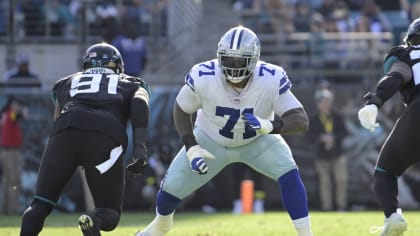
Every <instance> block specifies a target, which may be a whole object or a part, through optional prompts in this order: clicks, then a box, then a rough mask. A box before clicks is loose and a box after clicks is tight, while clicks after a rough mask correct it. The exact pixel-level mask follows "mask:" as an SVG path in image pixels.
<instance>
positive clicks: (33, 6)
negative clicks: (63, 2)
mask: <svg viewBox="0 0 420 236" xmlns="http://www.w3.org/2000/svg"><path fill="white" fill-rule="evenodd" d="M43 6H44V1H42V0H23V1H22V3H21V7H22V12H23V15H24V23H23V24H24V30H25V35H27V36H39V35H43V34H45V32H44V29H43V27H42V26H43V24H42V21H43V19H44V16H43V13H42V7H43Z"/></svg>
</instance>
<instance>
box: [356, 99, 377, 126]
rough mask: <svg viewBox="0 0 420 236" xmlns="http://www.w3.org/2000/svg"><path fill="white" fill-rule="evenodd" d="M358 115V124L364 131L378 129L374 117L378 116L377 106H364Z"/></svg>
mask: <svg viewBox="0 0 420 236" xmlns="http://www.w3.org/2000/svg"><path fill="white" fill-rule="evenodd" d="M358 115H359V121H360V124H361V125H362V126H363V127H364V128H365V129H367V130H369V131H371V132H372V131H374V130H375V128H377V127H379V124H378V123H377V122H376V117H377V116H378V106H376V105H375V104H369V105H365V106H364V107H362V108H361V109H360V110H359V112H358Z"/></svg>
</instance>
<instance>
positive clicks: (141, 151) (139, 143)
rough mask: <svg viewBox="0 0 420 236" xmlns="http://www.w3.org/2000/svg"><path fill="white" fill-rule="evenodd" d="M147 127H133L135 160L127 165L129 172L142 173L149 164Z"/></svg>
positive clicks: (133, 173)
mask: <svg viewBox="0 0 420 236" xmlns="http://www.w3.org/2000/svg"><path fill="white" fill-rule="evenodd" d="M146 143H147V129H146V128H134V129H133V160H132V162H131V163H130V164H128V165H127V171H128V173H130V174H132V175H141V174H143V172H144V170H145V169H146V166H147V145H146Z"/></svg>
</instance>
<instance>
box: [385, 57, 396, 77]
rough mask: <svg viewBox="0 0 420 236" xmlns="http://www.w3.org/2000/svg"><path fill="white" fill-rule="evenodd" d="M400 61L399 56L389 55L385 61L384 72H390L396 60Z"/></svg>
mask: <svg viewBox="0 0 420 236" xmlns="http://www.w3.org/2000/svg"><path fill="white" fill-rule="evenodd" d="M396 61H398V57H396V56H390V57H387V58H386V59H385V61H384V73H385V74H386V73H388V72H389V70H390V69H391V66H392V64H394V62H396Z"/></svg>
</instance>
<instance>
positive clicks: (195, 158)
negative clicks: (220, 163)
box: [187, 145, 215, 175]
mask: <svg viewBox="0 0 420 236" xmlns="http://www.w3.org/2000/svg"><path fill="white" fill-rule="evenodd" d="M187 158H188V160H189V161H190V167H191V169H192V171H194V172H196V173H197V174H200V175H204V174H207V170H208V169H209V167H208V166H207V164H206V162H205V161H204V159H215V157H214V155H213V154H211V153H210V152H209V151H207V150H206V149H203V148H201V147H200V146H199V145H194V146H192V147H190V148H189V149H188V151H187Z"/></svg>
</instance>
